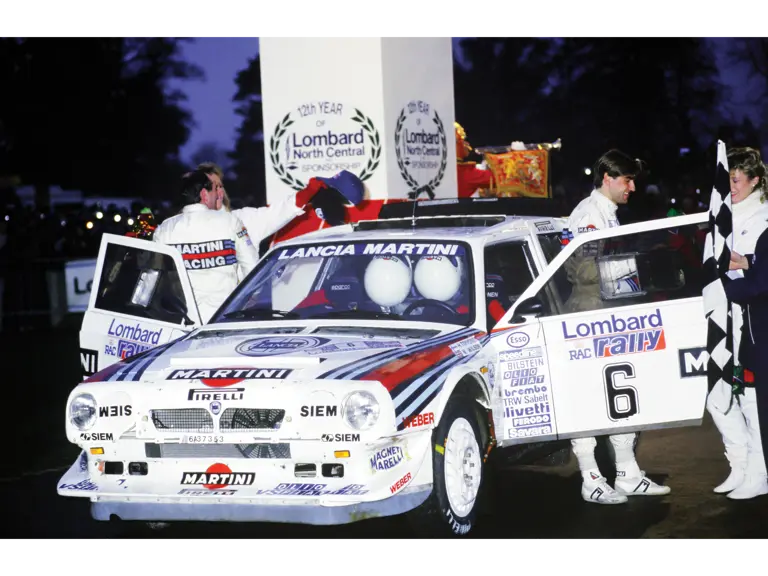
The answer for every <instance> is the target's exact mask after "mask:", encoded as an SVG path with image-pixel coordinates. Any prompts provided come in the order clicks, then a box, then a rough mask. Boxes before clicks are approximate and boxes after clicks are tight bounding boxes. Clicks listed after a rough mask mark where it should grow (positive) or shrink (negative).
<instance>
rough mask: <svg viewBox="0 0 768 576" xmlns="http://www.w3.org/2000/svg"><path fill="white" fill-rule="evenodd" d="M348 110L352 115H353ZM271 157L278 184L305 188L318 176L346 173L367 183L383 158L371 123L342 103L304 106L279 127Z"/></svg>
mask: <svg viewBox="0 0 768 576" xmlns="http://www.w3.org/2000/svg"><path fill="white" fill-rule="evenodd" d="M349 110H353V111H354V113H353V114H352V115H351V116H350V113H349ZM269 157H270V161H271V162H272V168H273V169H274V170H275V172H276V173H277V176H278V178H280V180H281V181H282V182H283V183H285V184H287V185H288V186H290V187H291V188H293V189H294V190H302V189H303V188H305V187H306V185H307V182H309V180H310V179H311V178H313V177H315V176H333V175H334V174H338V173H339V172H341V171H342V170H348V171H349V172H352V173H353V174H356V175H357V177H358V178H360V180H362V181H363V182H364V181H366V180H368V179H369V178H370V177H371V176H372V175H373V173H374V171H375V170H376V168H377V167H378V166H379V162H380V160H381V138H380V136H379V131H378V130H377V129H376V127H375V126H374V124H373V120H371V118H369V117H368V116H366V115H365V114H363V112H361V111H360V110H359V109H357V108H354V107H352V108H350V107H348V106H346V105H345V104H343V103H340V102H326V101H316V102H311V103H307V104H302V105H301V106H299V107H297V109H296V110H294V111H292V112H289V113H288V114H286V115H285V117H284V118H283V119H282V120H280V122H278V123H277V126H275V129H274V131H273V132H272V136H271V138H270V139H269Z"/></svg>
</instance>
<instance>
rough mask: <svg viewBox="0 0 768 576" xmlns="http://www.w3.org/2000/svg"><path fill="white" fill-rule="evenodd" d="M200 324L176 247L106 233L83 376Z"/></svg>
mask: <svg viewBox="0 0 768 576" xmlns="http://www.w3.org/2000/svg"><path fill="white" fill-rule="evenodd" d="M201 324H202V322H201V320H200V313H199V311H198V309H197V304H196V302H195V298H194V295H193V293H192V285H191V283H190V281H189V277H188V276H187V271H186V268H185V267H184V261H183V260H182V258H181V255H180V254H179V252H178V250H176V249H175V248H173V247H171V246H166V245H163V244H158V243H157V242H152V241H149V240H142V239H138V238H130V237H128V236H117V235H115V234H104V235H103V236H102V238H101V246H100V248H99V257H98V260H97V261H96V271H95V273H94V278H93V287H92V289H91V297H90V300H89V302H88V309H87V310H86V312H85V316H84V318H83V324H82V326H81V328H80V362H81V365H82V368H83V374H84V376H89V375H91V374H94V373H95V372H97V371H99V370H103V369H104V368H106V367H107V366H109V365H110V364H114V363H115V362H118V361H120V360H122V359H124V358H128V357H129V356H133V355H134V354H138V353H140V352H144V351H145V350H148V349H150V348H153V347H155V346H157V345H159V344H164V343H166V342H169V341H171V340H174V339H176V338H178V337H179V336H181V335H182V334H185V333H187V332H190V331H192V330H194V329H195V328H197V327H199V326H200V325H201Z"/></svg>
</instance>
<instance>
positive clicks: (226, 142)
mask: <svg viewBox="0 0 768 576" xmlns="http://www.w3.org/2000/svg"><path fill="white" fill-rule="evenodd" d="M459 40H460V38H454V50H456V49H457V47H458V41H459ZM712 41H713V43H714V45H715V48H716V51H717V59H718V65H719V66H720V67H721V78H722V80H723V83H724V84H726V85H728V86H730V87H731V88H732V100H731V102H730V103H729V104H727V105H726V106H725V110H726V112H728V113H730V114H732V115H733V116H734V118H737V119H741V118H743V116H744V115H745V114H749V115H750V116H752V118H753V120H754V121H755V122H756V123H758V124H760V120H761V119H760V118H759V115H758V111H757V110H754V109H749V108H746V107H745V106H744V105H743V104H742V103H741V101H740V100H741V99H740V94H743V93H745V92H748V91H749V88H750V86H748V85H747V84H746V80H745V68H743V67H736V68H731V69H726V68H724V67H723V66H722V55H723V50H724V48H725V46H726V44H727V43H728V41H729V39H728V38H717V39H713V40H712ZM258 50H259V39H258V38H196V39H195V41H194V42H189V43H186V44H184V57H185V58H186V59H187V60H188V61H190V62H193V63H195V64H197V65H199V66H200V67H201V68H203V70H204V72H205V76H206V79H205V81H185V82H178V83H175V85H174V86H175V87H178V88H180V89H181V90H183V91H184V92H185V93H186V94H187V96H188V102H187V103H186V106H187V107H188V108H189V109H190V110H191V111H192V113H193V114H194V119H195V123H196V124H197V126H196V127H195V128H193V129H192V133H191V135H190V139H189V141H188V142H187V144H186V145H185V146H184V147H183V148H182V150H181V155H182V159H184V160H187V161H188V160H189V157H190V155H191V154H193V153H194V152H195V150H197V149H198V148H199V147H200V145H201V144H203V143H206V142H215V143H217V144H218V145H219V146H221V147H222V148H224V149H231V148H232V147H233V146H234V141H235V136H236V133H235V130H236V129H237V126H238V123H239V118H238V117H237V116H236V114H235V106H234V104H233V103H232V96H234V94H235V90H236V86H235V75H236V74H237V72H238V71H240V70H242V69H243V68H245V67H246V65H247V63H248V59H249V58H251V57H253V56H255V55H256V54H258ZM459 121H460V119H459ZM510 138H511V136H510Z"/></svg>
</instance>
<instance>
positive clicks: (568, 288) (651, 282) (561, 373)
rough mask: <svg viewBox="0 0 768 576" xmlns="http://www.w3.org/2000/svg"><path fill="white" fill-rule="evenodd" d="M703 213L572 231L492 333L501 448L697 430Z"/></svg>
mask: <svg viewBox="0 0 768 576" xmlns="http://www.w3.org/2000/svg"><path fill="white" fill-rule="evenodd" d="M707 219H708V215H707V214H706V213H703V214H694V215H690V216H681V217H676V218H668V219H664V220H654V221H650V222H640V223H636V224H631V225H625V226H619V227H616V228H610V229H606V230H599V231H595V232H591V233H589V234H582V235H580V236H578V237H577V238H576V239H575V240H572V241H571V242H570V243H569V244H567V245H565V246H564V247H563V249H562V251H561V253H560V254H559V255H558V256H557V257H555V258H554V259H553V260H552V262H551V263H550V265H549V266H548V267H547V269H546V270H545V272H544V273H543V274H541V275H540V276H539V277H538V278H537V279H536V280H535V281H534V282H533V283H532V284H531V286H529V287H528V289H527V290H526V291H525V293H524V294H522V295H521V297H520V298H519V299H518V300H517V302H516V303H515V304H514V305H513V306H512V307H511V308H510V309H509V310H508V311H507V313H506V314H505V315H504V317H503V318H502V319H501V321H499V322H498V324H497V325H496V326H495V327H494V329H493V337H492V342H493V346H494V348H495V350H496V351H497V352H498V365H497V379H498V384H499V392H498V393H499V395H500V398H501V405H500V407H499V410H498V411H499V412H500V414H499V415H498V416H496V415H495V417H496V418H497V434H498V435H499V438H500V444H501V445H509V444H517V443H525V442H530V441H534V440H535V441H540V440H545V439H556V438H557V439H564V438H574V437H583V436H593V435H601V434H607V433H610V434H613V433H622V432H631V431H637V430H646V429H654V428H665V427H673V426H686V425H698V424H700V423H701V421H702V418H703V415H704V406H705V401H706V394H707V382H706V373H705V370H704V369H703V368H702V367H703V366H705V364H702V362H703V361H704V358H705V356H706V351H705V346H706V335H707V328H706V321H705V318H704V308H703V303H702V297H701V291H702V286H703V271H702V259H703V258H702V253H703V242H704V236H705V228H706V224H707Z"/></svg>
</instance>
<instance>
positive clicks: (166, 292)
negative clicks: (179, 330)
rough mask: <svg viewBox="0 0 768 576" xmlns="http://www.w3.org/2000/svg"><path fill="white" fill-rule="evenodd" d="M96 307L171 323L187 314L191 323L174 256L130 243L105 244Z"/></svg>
mask: <svg viewBox="0 0 768 576" xmlns="http://www.w3.org/2000/svg"><path fill="white" fill-rule="evenodd" d="M96 308H99V309H101V310H106V311H108V312H119V313H121V314H129V315H131V316H138V317H140V318H147V319H151V320H159V321H163V322H171V323H174V324H181V323H182V322H183V321H184V320H185V318H186V319H187V323H191V321H190V320H189V318H188V310H187V303H186V300H185V298H184V290H183V289H182V286H181V281H180V280H179V272H178V270H177V269H176V265H175V263H174V261H173V258H171V257H170V256H168V255H167V254H160V253H157V252H152V251H150V250H143V249H140V248H134V247H132V246H122V245H118V244H109V245H108V246H107V250H106V254H105V258H104V266H103V268H102V270H101V278H100V279H99V286H98V292H97V294H96Z"/></svg>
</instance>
